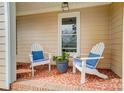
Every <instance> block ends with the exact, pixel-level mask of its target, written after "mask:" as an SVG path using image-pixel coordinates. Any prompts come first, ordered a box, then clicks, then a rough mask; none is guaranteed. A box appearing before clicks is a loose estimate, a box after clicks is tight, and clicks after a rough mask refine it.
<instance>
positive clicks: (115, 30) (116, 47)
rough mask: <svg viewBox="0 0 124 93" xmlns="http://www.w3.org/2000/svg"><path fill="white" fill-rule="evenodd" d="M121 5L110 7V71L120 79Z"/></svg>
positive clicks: (116, 4) (114, 4) (115, 4)
mask: <svg viewBox="0 0 124 93" xmlns="http://www.w3.org/2000/svg"><path fill="white" fill-rule="evenodd" d="M122 37H123V3H113V4H112V6H111V58H112V62H111V69H112V70H113V71H114V72H115V73H116V74H118V75H119V76H120V77H122Z"/></svg>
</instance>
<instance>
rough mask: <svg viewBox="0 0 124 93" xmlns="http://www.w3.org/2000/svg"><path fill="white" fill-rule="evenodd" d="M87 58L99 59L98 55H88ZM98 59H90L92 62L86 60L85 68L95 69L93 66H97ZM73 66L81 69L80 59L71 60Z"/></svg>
mask: <svg viewBox="0 0 124 93" xmlns="http://www.w3.org/2000/svg"><path fill="white" fill-rule="evenodd" d="M88 57H100V55H97V54H93V53H91V52H90V53H89V56H88ZM97 61H98V59H92V60H86V67H88V68H91V69H95V66H96V64H97ZM73 62H74V64H76V65H78V66H79V67H82V60H80V59H76V58H74V59H73Z"/></svg>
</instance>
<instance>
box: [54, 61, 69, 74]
mask: <svg viewBox="0 0 124 93" xmlns="http://www.w3.org/2000/svg"><path fill="white" fill-rule="evenodd" d="M56 65H57V70H58V71H59V72H60V73H65V72H66V71H67V69H68V62H57V64H56Z"/></svg>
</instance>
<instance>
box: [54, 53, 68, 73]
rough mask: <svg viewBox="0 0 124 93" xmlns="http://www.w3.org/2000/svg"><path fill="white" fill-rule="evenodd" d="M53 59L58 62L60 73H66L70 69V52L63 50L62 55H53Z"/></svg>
mask: <svg viewBox="0 0 124 93" xmlns="http://www.w3.org/2000/svg"><path fill="white" fill-rule="evenodd" d="M53 61H55V62H56V66H57V70H58V71H59V72H60V73H65V72H66V71H67V69H68V62H69V54H68V53H66V52H63V53H62V56H53Z"/></svg>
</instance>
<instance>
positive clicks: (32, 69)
mask: <svg viewBox="0 0 124 93" xmlns="http://www.w3.org/2000/svg"><path fill="white" fill-rule="evenodd" d="M32 77H34V67H33V66H32Z"/></svg>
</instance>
